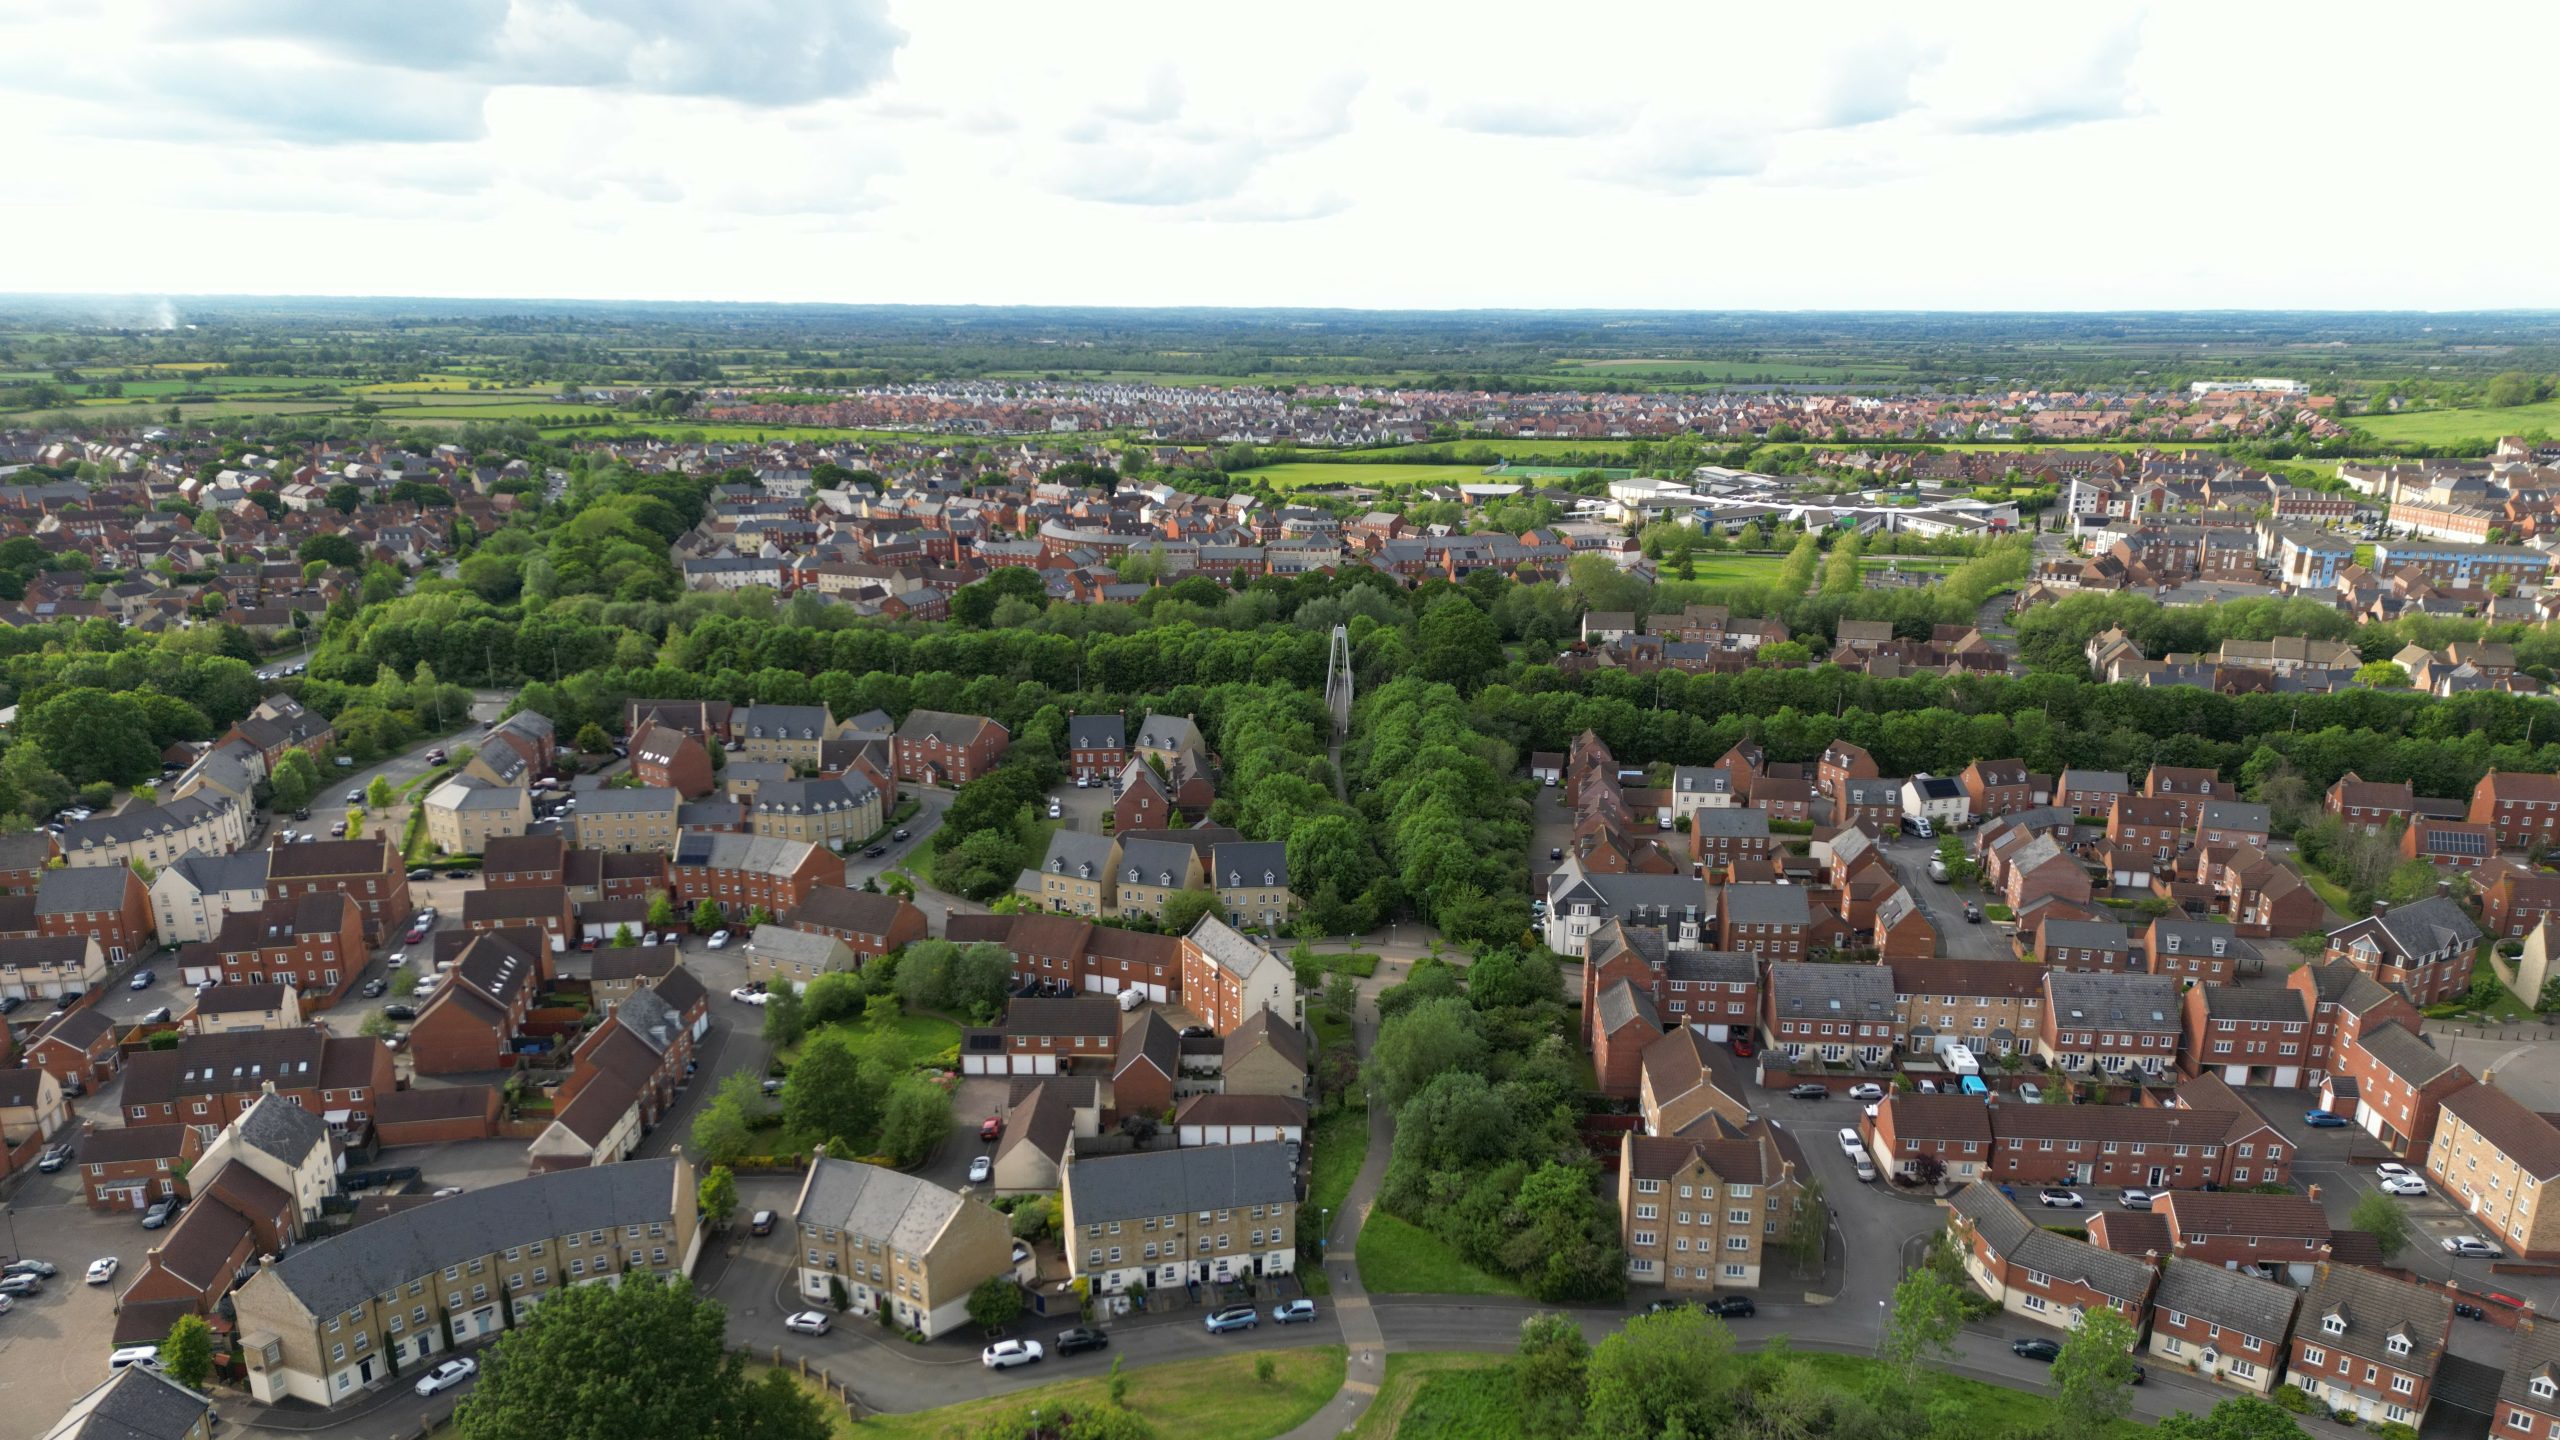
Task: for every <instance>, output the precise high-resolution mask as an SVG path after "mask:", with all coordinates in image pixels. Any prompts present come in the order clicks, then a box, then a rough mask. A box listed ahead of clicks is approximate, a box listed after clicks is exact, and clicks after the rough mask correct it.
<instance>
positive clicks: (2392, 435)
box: [2347, 400, 2560, 445]
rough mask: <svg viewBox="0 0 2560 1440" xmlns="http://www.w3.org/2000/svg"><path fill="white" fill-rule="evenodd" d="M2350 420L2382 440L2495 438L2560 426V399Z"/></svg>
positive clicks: (2441, 441)
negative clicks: (2491, 407) (2492, 407)
mask: <svg viewBox="0 0 2560 1440" xmlns="http://www.w3.org/2000/svg"><path fill="white" fill-rule="evenodd" d="M2347 423H2348V424H2350V425H2352V426H2354V427H2355V428H2356V429H2358V430H2362V431H2363V432H2365V433H2366V434H2368V435H2371V436H2373V437H2375V438H2376V439H2380V440H2398V441H2405V442H2407V443H2410V444H2414V445H2450V444H2453V443H2454V442H2456V441H2460V440H2495V439H2497V438H2498V437H2500V436H2502V435H2521V434H2523V433H2524V432H2525V431H2527V430H2554V429H2560V400H2541V401H2537V402H2535V403H2534V404H2531V405H2511V406H2508V407H2507V408H2506V409H2503V410H2486V409H2483V410H2418V411H2412V412H2410V413H2408V414H2405V415H2358V416H2356V417H2355V418H2354V419H2352V420H2349V421H2348V422H2347Z"/></svg>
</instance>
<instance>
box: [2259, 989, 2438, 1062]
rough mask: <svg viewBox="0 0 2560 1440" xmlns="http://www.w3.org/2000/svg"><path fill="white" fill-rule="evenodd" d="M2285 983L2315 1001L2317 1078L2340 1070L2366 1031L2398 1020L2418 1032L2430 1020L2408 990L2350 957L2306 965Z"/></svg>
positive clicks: (2312, 1053) (2312, 1058)
mask: <svg viewBox="0 0 2560 1440" xmlns="http://www.w3.org/2000/svg"><path fill="white" fill-rule="evenodd" d="M2284 983H2285V984H2286V986H2287V987H2288V988H2290V989H2293V990H2296V991H2299V992H2301V994H2302V996H2303V998H2304V999H2305V1000H2307V1001H2309V1002H2310V1005H2311V1048H2310V1050H2309V1051H2307V1052H2306V1054H2305V1060H2306V1063H2307V1064H2308V1065H2309V1067H2310V1073H2309V1075H2308V1077H2307V1079H2308V1081H2309V1083H2312V1084H2318V1083H2319V1082H2320V1081H2322V1080H2325V1079H2327V1078H2328V1077H2329V1076H2330V1075H2331V1074H2332V1073H2334V1072H2335V1071H2336V1070H2337V1056H2339V1055H2340V1054H2342V1053H2344V1051H2345V1050H2346V1048H2347V1047H2348V1046H2351V1045H2353V1044H2354V1043H2355V1041H2356V1037H2357V1036H2358V1035H2360V1034H2362V1033H2363V1032H2364V1031H2366V1030H2369V1029H2372V1028H2374V1027H2376V1026H2380V1025H2387V1024H2395V1023H2396V1024H2399V1025H2403V1026H2406V1027H2408V1029H2409V1031H2410V1032H2411V1033H2412V1034H2414V1033H2416V1032H2418V1031H2419V1030H2421V1029H2423V1028H2424V1027H2425V1024H2426V1020H2425V1017H2424V1016H2422V1015H2421V1014H2420V1013H2419V1012H2418V1007H2417V1006H2415V1005H2412V1004H2410V1003H2409V997H2408V996H2407V995H2406V994H2405V993H2403V992H2402V991H2400V990H2397V989H2395V988H2393V987H2391V986H2388V985H2384V984H2382V983H2381V982H2379V981H2377V980H2375V979H2374V978H2373V977H2372V976H2370V975H2368V974H2366V973H2365V972H2363V971H2361V970H2358V969H2357V968H2355V967H2354V966H2352V965H2349V964H2346V963H2344V962H2338V961H2326V962H2322V963H2320V964H2317V965H2305V966H2302V967H2301V968H2300V969H2297V970H2295V971H2294V972H2293V973H2292V974H2290V975H2287V976H2286V977H2285V982H2284Z"/></svg>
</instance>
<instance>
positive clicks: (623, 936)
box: [613, 925, 640, 950]
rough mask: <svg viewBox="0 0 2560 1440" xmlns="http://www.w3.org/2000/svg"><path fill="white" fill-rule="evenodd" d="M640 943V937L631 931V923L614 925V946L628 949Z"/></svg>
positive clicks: (618, 948)
mask: <svg viewBox="0 0 2560 1440" xmlns="http://www.w3.org/2000/svg"><path fill="white" fill-rule="evenodd" d="M639 943H640V937H639V936H637V935H634V934H632V933H631V927H630V926H629V925H616V926H614V927H613V948H615V949H617V950H628V949H630V948H631V947H632V946H634V945H637V944H639Z"/></svg>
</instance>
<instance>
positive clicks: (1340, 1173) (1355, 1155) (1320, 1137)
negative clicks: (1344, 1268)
mask: <svg viewBox="0 0 2560 1440" xmlns="http://www.w3.org/2000/svg"><path fill="white" fill-rule="evenodd" d="M1315 1128H1316V1133H1315V1147H1316V1153H1315V1160H1314V1162H1313V1164H1312V1166H1311V1167H1310V1169H1309V1173H1308V1176H1307V1199H1306V1203H1305V1204H1304V1205H1302V1206H1300V1207H1299V1212H1298V1213H1299V1214H1300V1215H1301V1216H1312V1217H1314V1218H1313V1220H1312V1222H1302V1223H1313V1224H1315V1225H1317V1226H1319V1227H1322V1226H1324V1225H1326V1224H1327V1223H1328V1222H1327V1220H1326V1219H1325V1217H1326V1216H1327V1215H1329V1214H1331V1213H1332V1212H1333V1211H1336V1210H1339V1209H1341V1208H1342V1197H1344V1196H1345V1195H1348V1194H1350V1193H1351V1182H1352V1181H1354V1180H1357V1179H1358V1178H1360V1167H1361V1166H1363V1165H1365V1164H1367V1163H1369V1112H1368V1111H1367V1110H1366V1109H1365V1108H1362V1107H1359V1106H1352V1107H1348V1108H1346V1109H1341V1110H1336V1111H1334V1112H1333V1113H1332V1114H1330V1115H1327V1116H1325V1117H1324V1118H1323V1119H1321V1120H1319V1121H1317V1122H1316V1127H1315Z"/></svg>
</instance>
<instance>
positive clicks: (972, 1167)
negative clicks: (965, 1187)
mask: <svg viewBox="0 0 2560 1440" xmlns="http://www.w3.org/2000/svg"><path fill="white" fill-rule="evenodd" d="M994 1178H996V1162H995V1157H993V1156H991V1155H981V1156H979V1157H978V1158H976V1159H975V1160H972V1161H970V1162H969V1183H970V1184H972V1185H984V1184H986V1183H987V1182H988V1181H990V1180H993V1179H994Z"/></svg>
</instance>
